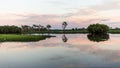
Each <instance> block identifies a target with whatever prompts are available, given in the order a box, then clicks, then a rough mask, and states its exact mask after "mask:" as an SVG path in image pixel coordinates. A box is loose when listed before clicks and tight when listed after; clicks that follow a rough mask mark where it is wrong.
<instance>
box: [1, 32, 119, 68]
mask: <svg viewBox="0 0 120 68" xmlns="http://www.w3.org/2000/svg"><path fill="white" fill-rule="evenodd" d="M55 36H56V37H52V38H48V39H46V40H42V41H38V42H1V43H0V68H106V67H110V68H119V67H120V34H110V35H109V38H107V40H106V39H105V40H104V41H97V42H96V41H93V40H90V39H88V37H87V34H66V35H63V34H57V35H55Z"/></svg>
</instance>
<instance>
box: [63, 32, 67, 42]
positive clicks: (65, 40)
mask: <svg viewBox="0 0 120 68" xmlns="http://www.w3.org/2000/svg"><path fill="white" fill-rule="evenodd" d="M62 40H63V42H67V41H68V38H67V37H66V35H65V34H64V35H63V36H62Z"/></svg>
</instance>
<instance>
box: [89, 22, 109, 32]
mask: <svg viewBox="0 0 120 68" xmlns="http://www.w3.org/2000/svg"><path fill="white" fill-rule="evenodd" d="M87 30H88V32H89V33H91V34H107V32H108V31H109V26H107V25H105V24H91V25H89V26H88V28H87Z"/></svg>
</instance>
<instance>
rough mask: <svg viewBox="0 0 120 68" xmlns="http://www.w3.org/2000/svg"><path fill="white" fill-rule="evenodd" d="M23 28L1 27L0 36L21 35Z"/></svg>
mask: <svg viewBox="0 0 120 68" xmlns="http://www.w3.org/2000/svg"><path fill="white" fill-rule="evenodd" d="M20 33H21V28H20V27H17V26H0V34H20Z"/></svg>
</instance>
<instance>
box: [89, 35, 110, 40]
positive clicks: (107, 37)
mask: <svg viewBox="0 0 120 68" xmlns="http://www.w3.org/2000/svg"><path fill="white" fill-rule="evenodd" d="M87 37H88V39H89V40H90V41H94V42H103V41H107V40H108V39H109V38H110V37H109V34H101V35H92V34H88V35H87Z"/></svg>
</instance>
